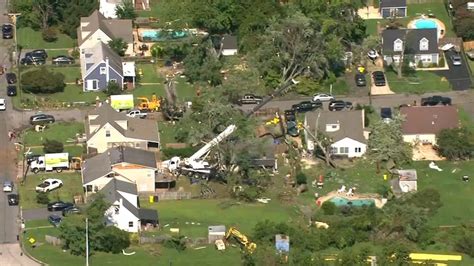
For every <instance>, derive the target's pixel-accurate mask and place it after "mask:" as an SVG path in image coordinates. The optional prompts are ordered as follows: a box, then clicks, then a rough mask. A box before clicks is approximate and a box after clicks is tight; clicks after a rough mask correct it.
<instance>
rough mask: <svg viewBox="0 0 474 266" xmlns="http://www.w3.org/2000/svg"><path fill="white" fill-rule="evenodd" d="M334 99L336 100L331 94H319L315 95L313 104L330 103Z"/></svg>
mask: <svg viewBox="0 0 474 266" xmlns="http://www.w3.org/2000/svg"><path fill="white" fill-rule="evenodd" d="M334 99H335V98H334V96H332V95H331V94H325V93H318V94H315V95H313V102H317V101H320V102H329V101H332V100H334Z"/></svg>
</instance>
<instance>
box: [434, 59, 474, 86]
mask: <svg viewBox="0 0 474 266" xmlns="http://www.w3.org/2000/svg"><path fill="white" fill-rule="evenodd" d="M454 53H455V52H453V51H447V52H445V56H446V62H447V63H448V66H449V70H440V71H435V73H436V74H438V75H440V76H443V77H445V78H446V79H448V81H449V83H450V84H451V86H452V87H453V90H468V89H469V88H470V87H471V77H470V75H469V69H467V68H468V66H467V64H468V63H467V62H466V61H465V60H464V58H463V57H461V61H462V63H461V65H460V66H454V65H453V61H452V60H451V58H450V56H451V55H452V54H454Z"/></svg>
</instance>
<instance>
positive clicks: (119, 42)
mask: <svg viewBox="0 0 474 266" xmlns="http://www.w3.org/2000/svg"><path fill="white" fill-rule="evenodd" d="M109 47H110V48H111V49H112V50H113V51H114V52H116V53H117V54H118V55H120V56H124V55H125V51H127V48H128V44H127V43H126V42H125V41H124V40H123V39H122V38H117V39H112V40H110V41H109Z"/></svg>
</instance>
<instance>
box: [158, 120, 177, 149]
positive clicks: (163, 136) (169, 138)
mask: <svg viewBox="0 0 474 266" xmlns="http://www.w3.org/2000/svg"><path fill="white" fill-rule="evenodd" d="M158 130H159V131H160V142H161V143H164V144H166V143H176V142H177V141H176V132H175V130H176V126H173V125H172V124H171V123H169V122H158Z"/></svg>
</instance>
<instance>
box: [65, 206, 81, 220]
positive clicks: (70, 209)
mask: <svg viewBox="0 0 474 266" xmlns="http://www.w3.org/2000/svg"><path fill="white" fill-rule="evenodd" d="M78 213H81V209H79V208H78V207H77V206H70V207H67V208H65V209H64V210H63V211H62V214H63V216H64V217H66V216H68V215H69V214H78Z"/></svg>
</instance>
